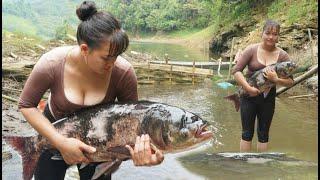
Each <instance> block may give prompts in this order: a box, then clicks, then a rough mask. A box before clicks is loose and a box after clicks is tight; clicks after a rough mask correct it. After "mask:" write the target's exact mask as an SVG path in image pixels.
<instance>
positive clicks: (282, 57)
mask: <svg viewBox="0 0 320 180" xmlns="http://www.w3.org/2000/svg"><path fill="white" fill-rule="evenodd" d="M258 47H259V43H258V44H252V45H249V46H248V47H247V48H246V49H245V50H244V51H243V53H242V55H241V56H240V57H239V59H238V61H237V63H236V65H235V66H234V67H233V68H232V74H234V73H236V72H238V71H241V72H242V71H243V69H244V68H245V67H246V66H248V71H247V74H246V75H245V76H246V77H250V76H251V75H252V73H253V72H254V71H258V70H260V69H263V68H265V67H266V66H265V65H264V64H262V63H260V62H259V61H258V54H257V52H258ZM289 60H290V58H289V55H288V53H287V52H286V51H284V50H283V49H280V51H279V55H278V60H277V62H283V61H289Z"/></svg>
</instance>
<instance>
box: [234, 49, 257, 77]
mask: <svg viewBox="0 0 320 180" xmlns="http://www.w3.org/2000/svg"><path fill="white" fill-rule="evenodd" d="M252 47H253V46H252V45H251V46H248V47H247V48H246V49H245V50H244V51H243V52H242V55H241V56H240V57H239V58H238V60H237V63H236V65H235V66H234V67H233V68H232V71H231V73H232V74H234V73H236V72H238V71H241V72H242V71H243V69H244V68H245V67H246V66H247V65H248V64H249V62H250V60H251V58H252V54H253V53H252V51H253V49H252Z"/></svg>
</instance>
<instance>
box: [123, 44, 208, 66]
mask: <svg viewBox="0 0 320 180" xmlns="http://www.w3.org/2000/svg"><path fill="white" fill-rule="evenodd" d="M130 51H136V52H140V53H148V54H150V55H152V56H154V57H158V58H159V59H164V55H165V54H168V57H169V58H170V60H171V61H193V60H195V61H209V52H208V51H207V50H206V51H203V49H197V48H188V47H184V46H181V45H177V44H168V43H151V42H136V41H130V45H129V47H128V50H127V52H130Z"/></svg>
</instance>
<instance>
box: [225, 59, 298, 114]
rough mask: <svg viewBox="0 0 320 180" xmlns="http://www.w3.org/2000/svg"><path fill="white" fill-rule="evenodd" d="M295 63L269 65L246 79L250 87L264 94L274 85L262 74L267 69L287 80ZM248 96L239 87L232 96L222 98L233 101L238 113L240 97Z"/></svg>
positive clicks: (294, 68) (293, 69)
mask: <svg viewBox="0 0 320 180" xmlns="http://www.w3.org/2000/svg"><path fill="white" fill-rule="evenodd" d="M297 67H298V66H297V65H296V63H294V62H292V61H285V62H280V63H275V64H271V65H269V66H267V67H265V68H263V69H260V70H258V71H255V72H254V73H253V75H252V76H251V77H249V78H248V79H247V81H248V83H249V85H250V86H253V87H255V88H257V89H259V90H260V92H261V93H264V92H265V91H266V90H268V89H270V88H272V87H274V86H275V84H274V83H273V82H271V81H269V80H268V79H267V78H265V77H264V76H263V73H264V72H265V71H266V69H267V68H270V69H272V70H274V71H275V72H276V73H277V75H278V77H279V78H288V77H289V76H291V75H292V74H293V73H294V71H295V70H296V69H297ZM248 96H249V94H248V93H247V92H246V91H245V90H244V89H243V88H242V87H240V88H239V89H238V91H237V92H236V93H234V94H232V95H229V96H226V97H224V98H225V99H227V100H230V101H233V102H234V106H235V108H236V111H239V108H240V97H248Z"/></svg>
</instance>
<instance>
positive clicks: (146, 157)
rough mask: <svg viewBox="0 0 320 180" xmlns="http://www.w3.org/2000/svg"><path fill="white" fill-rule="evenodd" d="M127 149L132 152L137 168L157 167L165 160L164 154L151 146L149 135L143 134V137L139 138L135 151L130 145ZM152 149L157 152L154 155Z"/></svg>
mask: <svg viewBox="0 0 320 180" xmlns="http://www.w3.org/2000/svg"><path fill="white" fill-rule="evenodd" d="M126 148H127V149H128V150H129V151H130V154H131V158H132V160H133V163H134V165H135V166H151V165H157V164H160V163H161V162H162V161H163V160H164V156H163V154H162V152H161V151H160V150H159V149H158V148H156V147H155V146H154V145H152V144H150V137H149V135H148V134H143V135H141V137H140V136H137V138H136V144H135V146H134V149H132V147H131V146H129V145H126ZM151 149H153V150H154V151H155V154H152V151H151Z"/></svg>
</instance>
